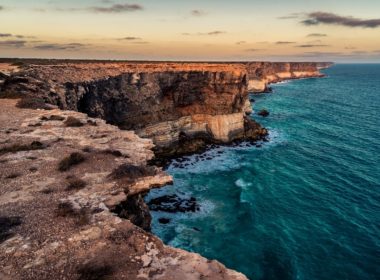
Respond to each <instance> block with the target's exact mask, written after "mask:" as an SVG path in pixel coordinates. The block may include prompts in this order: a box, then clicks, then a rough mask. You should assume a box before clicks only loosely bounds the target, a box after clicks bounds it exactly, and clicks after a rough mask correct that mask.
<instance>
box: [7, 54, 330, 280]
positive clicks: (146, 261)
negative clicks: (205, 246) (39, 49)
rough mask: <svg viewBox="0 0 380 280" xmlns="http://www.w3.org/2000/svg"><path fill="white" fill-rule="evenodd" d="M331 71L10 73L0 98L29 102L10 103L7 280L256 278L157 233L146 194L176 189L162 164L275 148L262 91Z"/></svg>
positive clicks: (188, 66) (50, 66)
mask: <svg viewBox="0 0 380 280" xmlns="http://www.w3.org/2000/svg"><path fill="white" fill-rule="evenodd" d="M0 64H1V63H0ZM7 65H8V68H7ZM327 66H328V64H324V65H320V66H318V64H316V63H304V64H300V63H293V64H292V63H291V64H286V63H285V64H284V63H277V64H275V63H272V64H268V63H267V64H266V63H264V64H262V63H221V64H217V63H126V62H122V63H114V62H103V63H99V62H93V63H90V62H59V61H58V62H57V61H54V63H51V62H50V63H47V62H43V63H41V62H40V63H38V62H36V63H33V64H32V63H30V62H29V63H26V64H24V66H23V67H22V68H21V69H19V70H18V71H17V72H15V71H14V70H15V69H14V66H12V65H10V64H2V65H1V67H0V72H2V73H3V75H2V76H1V77H0V80H2V83H1V84H0V97H2V98H7V97H8V98H10V97H13V98H21V101H17V100H19V99H0V102H1V107H2V111H1V113H0V119H1V125H0V141H1V145H0V164H1V170H2V172H1V177H0V181H1V186H2V187H1V188H0V205H1V208H0V209H1V210H0V211H1V212H0V231H1V232H0V237H1V240H0V247H1V253H0V264H1V267H2V269H0V276H1V278H2V279H53V278H54V279H180V278H183V279H200V278H202V279H203V278H205V279H246V277H245V276H244V275H242V274H240V273H237V272H234V271H232V270H229V269H226V268H225V267H224V266H223V265H222V264H220V263H218V262H217V261H209V260H207V259H205V258H203V257H201V256H199V255H197V254H193V253H188V252H185V251H183V250H179V249H174V248H171V247H167V246H165V245H163V244H162V242H161V241H160V240H159V239H158V238H157V237H155V236H153V235H151V234H150V233H149V229H150V220H151V217H150V213H149V209H148V206H147V205H146V204H145V202H144V200H143V196H144V195H145V194H146V193H147V192H148V191H149V190H150V189H152V188H157V187H161V186H163V185H167V184H170V183H171V181H172V178H171V176H169V175H167V174H166V173H165V172H164V171H163V170H162V169H161V168H160V167H157V166H155V165H151V163H152V162H154V161H153V160H154V159H155V158H156V159H157V157H158V158H164V159H165V158H170V157H173V156H178V155H182V154H188V153H194V152H196V151H199V150H200V149H203V148H205V147H206V146H207V145H209V144H228V143H231V142H233V141H241V140H249V141H257V140H264V139H265V138H266V136H267V130H266V129H265V128H263V127H261V126H260V125H259V124H258V123H256V122H255V121H254V120H253V119H251V118H250V117H249V116H248V115H249V113H250V112H251V105H250V102H249V99H248V91H249V90H251V91H252V85H259V87H258V86H257V87H255V90H254V91H259V90H260V88H261V87H262V83H264V89H265V88H267V87H268V84H269V83H271V82H274V81H279V80H280V79H289V78H300V77H319V76H321V74H320V73H319V71H318V69H319V68H320V67H327ZM10 67H13V68H12V69H11V70H10V71H9V72H6V71H4V70H3V69H9V68H10ZM12 71H13V73H12ZM285 72H286V73H287V74H284V73H285ZM258 81H259V82H258ZM16 104H18V106H16ZM18 107H33V109H21V108H18ZM37 108H43V110H40V109H38V110H35V109H37ZM67 110H70V111H67ZM114 125H117V126H118V127H117V126H114ZM120 128H122V129H120ZM163 201H164V203H167V204H171V206H170V205H169V206H167V207H162V206H160V201H154V203H153V202H152V203H153V204H154V207H156V208H157V209H161V210H162V209H164V210H165V209H166V211H175V209H177V208H178V209H182V210H183V211H188V210H189V211H193V210H194V211H195V210H196V207H197V205H196V201H195V200H192V199H190V200H189V201H181V200H178V199H177V198H174V197H167V198H163ZM161 202H162V201H161ZM165 222H167V221H163V223H165ZM93 277H98V278H93Z"/></svg>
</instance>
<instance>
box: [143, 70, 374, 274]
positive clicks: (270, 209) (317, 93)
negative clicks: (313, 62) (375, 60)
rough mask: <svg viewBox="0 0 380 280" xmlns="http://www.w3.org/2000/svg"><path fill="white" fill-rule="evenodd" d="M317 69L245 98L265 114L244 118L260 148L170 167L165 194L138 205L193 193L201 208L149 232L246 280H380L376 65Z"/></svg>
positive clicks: (217, 152)
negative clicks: (259, 134) (261, 129)
mask: <svg viewBox="0 0 380 280" xmlns="http://www.w3.org/2000/svg"><path fill="white" fill-rule="evenodd" d="M324 72H325V73H326V74H327V75H328V77H327V78H322V79H305V80H297V81H292V82H288V83H283V84H278V85H274V90H275V92H274V93H273V94H265V95H259V96H253V98H254V99H255V100H256V103H254V109H255V110H257V111H258V110H259V109H262V108H267V109H268V110H269V111H270V116H269V117H268V118H262V117H259V116H257V115H255V114H254V115H253V116H252V117H253V118H254V119H256V120H258V121H259V122H260V123H262V124H263V125H264V126H265V127H267V128H269V130H270V141H269V142H268V143H264V144H263V146H262V147H259V148H257V147H254V146H253V147H252V146H249V145H245V144H241V145H239V146H236V147H217V148H214V149H211V150H209V151H208V152H207V153H206V155H207V156H208V158H209V159H203V160H201V159H200V158H199V156H196V155H194V156H191V157H188V158H187V159H188V161H187V163H186V164H185V165H186V166H185V167H184V168H178V167H174V166H173V165H171V166H170V167H169V169H168V172H169V173H170V174H172V175H173V176H174V178H175V184H174V186H169V187H165V188H163V189H161V190H156V191H153V192H152V193H150V195H149V197H148V198H147V199H148V200H149V199H150V198H151V197H155V196H159V195H161V194H167V193H172V192H173V193H177V194H179V195H181V196H194V197H195V198H196V199H197V200H198V201H199V202H200V204H201V211H200V212H198V213H195V214H194V213H191V214H165V213H157V212H153V215H154V222H153V231H154V233H156V234H157V235H158V236H160V237H161V238H162V239H163V240H164V242H165V243H167V244H170V245H172V246H175V247H180V248H184V249H186V250H190V251H193V252H198V253H200V254H202V255H203V256H205V257H208V258H211V259H217V260H219V261H221V262H222V263H224V264H225V265H226V266H227V267H229V268H233V269H236V270H238V271H240V272H243V273H245V274H246V275H247V276H248V277H249V278H250V279H259V280H261V279H281V280H287V279H305V280H314V279H315V280H316V279H318V280H323V279H326V280H338V279H352V280H365V279H380V133H379V130H380V65H336V66H334V67H332V68H330V69H327V70H325V71H324ZM210 158H212V159H210ZM163 216H164V217H169V218H171V219H172V220H171V222H170V223H169V224H167V225H162V224H159V223H158V221H157V219H158V218H159V217H163Z"/></svg>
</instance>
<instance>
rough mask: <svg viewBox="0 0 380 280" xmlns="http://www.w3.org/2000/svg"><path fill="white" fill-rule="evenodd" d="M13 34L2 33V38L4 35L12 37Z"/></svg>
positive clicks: (0, 34)
mask: <svg viewBox="0 0 380 280" xmlns="http://www.w3.org/2000/svg"><path fill="white" fill-rule="evenodd" d="M12 36H13V35H12V34H9V33H0V38H4V37H12Z"/></svg>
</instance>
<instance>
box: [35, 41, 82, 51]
mask: <svg viewBox="0 0 380 280" xmlns="http://www.w3.org/2000/svg"><path fill="white" fill-rule="evenodd" d="M86 46H87V45H85V44H81V43H69V44H56V43H48V44H40V45H36V46H34V47H33V48H34V49H38V50H51V51H57V50H58V51H59V50H78V49H83V48H85V47H86Z"/></svg>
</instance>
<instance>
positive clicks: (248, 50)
mask: <svg viewBox="0 0 380 280" xmlns="http://www.w3.org/2000/svg"><path fill="white" fill-rule="evenodd" d="M245 51H246V52H257V51H261V49H246V50H245Z"/></svg>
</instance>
